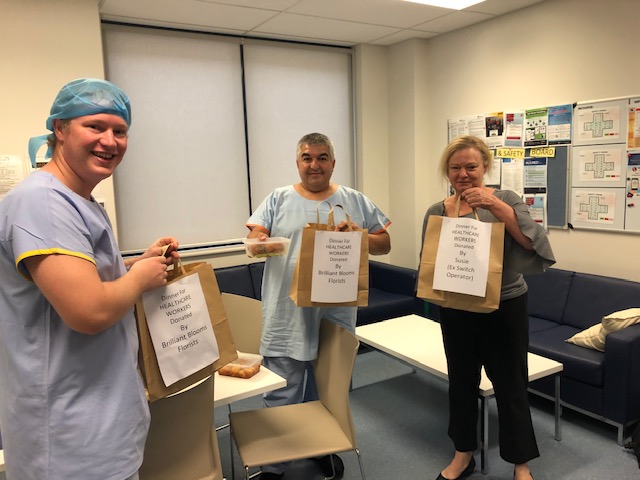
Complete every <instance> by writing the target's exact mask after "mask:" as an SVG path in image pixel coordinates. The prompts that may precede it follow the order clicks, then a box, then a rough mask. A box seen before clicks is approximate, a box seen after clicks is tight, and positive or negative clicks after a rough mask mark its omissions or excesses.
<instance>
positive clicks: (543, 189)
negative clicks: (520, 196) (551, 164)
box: [524, 158, 547, 194]
mask: <svg viewBox="0 0 640 480" xmlns="http://www.w3.org/2000/svg"><path fill="white" fill-rule="evenodd" d="M524 193H530V194H531V193H547V159H546V158H525V159H524Z"/></svg>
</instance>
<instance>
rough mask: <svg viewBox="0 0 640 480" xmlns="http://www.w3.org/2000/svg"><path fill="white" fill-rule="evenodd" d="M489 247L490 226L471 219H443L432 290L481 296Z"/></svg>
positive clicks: (484, 285)
mask: <svg viewBox="0 0 640 480" xmlns="http://www.w3.org/2000/svg"><path fill="white" fill-rule="evenodd" d="M490 247H491V224H490V223H486V222H480V221H478V220H475V219H472V218H450V217H445V218H443V219H442V230H441V231H440V241H439V243H438V252H437V254H436V264H435V268H434V276H433V288H434V289H435V290H443V291H446V292H455V293H464V294H466V295H475V296H477V297H484V296H485V295H486V292H487V277H488V273H489V250H490Z"/></svg>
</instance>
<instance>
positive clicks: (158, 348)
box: [142, 275, 220, 387]
mask: <svg viewBox="0 0 640 480" xmlns="http://www.w3.org/2000/svg"><path fill="white" fill-rule="evenodd" d="M142 301H143V303H144V311H145V314H146V317H147V324H148V326H149V334H150V335H151V340H152V342H153V348H154V350H155V352H156V357H157V358H158V366H159V367H160V373H161V374H162V381H163V382H164V384H165V385H166V386H167V387H169V386H171V385H173V384H174V383H175V382H177V381H178V380H182V379H183V378H185V377H187V376H189V375H191V374H192V373H195V372H197V371H198V370H200V369H202V368H204V367H206V366H207V365H211V364H212V363H213V362H215V361H216V360H217V359H218V358H220V350H219V348H218V342H217V341H216V337H215V334H214V333H213V327H212V325H211V319H210V318H209V311H208V309H207V304H206V301H205V299H204V293H203V292H202V287H201V286H200V277H199V276H198V275H188V276H186V277H184V278H182V279H180V280H178V281H176V282H172V283H171V284H169V285H167V286H166V287H161V288H156V289H154V290H151V291H149V292H146V293H144V294H143V295H142Z"/></svg>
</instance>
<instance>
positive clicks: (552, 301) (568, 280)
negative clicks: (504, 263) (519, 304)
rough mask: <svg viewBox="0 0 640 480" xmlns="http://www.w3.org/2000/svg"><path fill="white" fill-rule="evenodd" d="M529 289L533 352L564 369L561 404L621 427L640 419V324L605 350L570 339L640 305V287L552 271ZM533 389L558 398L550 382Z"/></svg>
mask: <svg viewBox="0 0 640 480" xmlns="http://www.w3.org/2000/svg"><path fill="white" fill-rule="evenodd" d="M525 278H526V281H527V284H528V285H529V297H528V306H529V350H530V351H531V352H533V353H536V354H538V355H542V356H545V357H549V358H552V359H554V360H557V361H559V362H561V363H562V364H563V365H564V370H563V372H562V375H561V385H560V390H561V393H560V397H561V399H562V404H563V405H564V406H567V407H569V408H572V409H575V410H578V411H581V412H582V413H586V414H587V415H590V416H593V417H595V418H598V419H600V420H603V421H605V422H606V423H609V424H612V425H615V426H617V427H618V443H620V444H622V442H623V438H624V430H625V427H627V426H628V425H630V424H631V423H634V422H635V421H636V420H638V419H639V418H640V325H633V326H630V327H627V328H625V329H623V330H620V331H617V332H613V333H610V334H609V335H608V336H607V337H606V342H605V351H604V352H600V351H597V350H592V349H589V348H585V347H581V346H577V345H573V344H571V343H567V342H566V341H565V340H566V339H568V338H570V337H572V336H573V335H575V334H576V333H578V332H580V331H583V330H585V329H587V328H589V327H591V326H592V325H595V324H597V323H600V322H601V321H602V317H604V316H606V315H609V314H611V313H613V312H616V311H619V310H624V309H627V308H634V307H638V306H640V283H637V282H632V281H628V280H621V279H617V278H610V277H604V276H600V275H591V274H586V273H578V272H572V271H568V270H560V269H555V268H550V269H548V270H547V271H546V272H544V273H542V274H537V275H527V276H525ZM531 388H532V389H533V390H534V391H538V392H541V393H543V394H547V395H552V394H553V381H552V380H551V379H549V378H546V379H541V380H539V381H536V382H533V383H532V384H531Z"/></svg>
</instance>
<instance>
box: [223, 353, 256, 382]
mask: <svg viewBox="0 0 640 480" xmlns="http://www.w3.org/2000/svg"><path fill="white" fill-rule="evenodd" d="M261 364H262V356H261V355H256V354H253V353H243V352H238V358H237V359H236V360H234V361H233V362H229V363H227V364H226V365H225V366H224V367H222V368H221V369H220V370H218V373H219V374H220V375H227V376H229V377H238V378H251V377H253V376H254V375H255V374H256V373H258V372H259V371H260V365H261Z"/></svg>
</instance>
